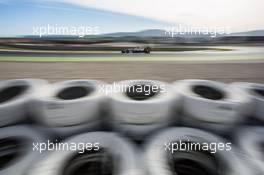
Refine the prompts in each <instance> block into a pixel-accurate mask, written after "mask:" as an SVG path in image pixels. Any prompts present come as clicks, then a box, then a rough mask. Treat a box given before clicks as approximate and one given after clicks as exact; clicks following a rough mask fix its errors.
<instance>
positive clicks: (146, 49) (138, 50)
mask: <svg viewBox="0 0 264 175" xmlns="http://www.w3.org/2000/svg"><path fill="white" fill-rule="evenodd" d="M150 50H151V49H150V47H144V48H143V47H135V48H129V49H123V50H122V51H121V52H122V53H150Z"/></svg>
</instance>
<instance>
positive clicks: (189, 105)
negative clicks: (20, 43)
mask: <svg viewBox="0 0 264 175" xmlns="http://www.w3.org/2000/svg"><path fill="white" fill-rule="evenodd" d="M263 107H264V85H263V84H255V83H246V82H234V83H229V84H226V83H221V82H216V81H210V80H199V79H190V80H180V81H176V82H173V83H166V82H161V81H156V80H125V81H120V82H113V83H112V84H107V83H105V82H101V81H97V80H89V79H81V80H67V81H63V82H56V83H49V82H48V81H45V80H41V79H14V80H2V81H0V175H9V174H10V175H11V174H12V175H13V174H14V175H20V174H21V175H22V174H23V175H35V174H40V175H44V174H45V175H61V174H65V175H80V174H89V175H95V174H96V175H123V174H124V175H156V174H157V175H176V174H177V175H191V174H197V175H200V174H202V175H237V174H241V175H244V174H245V175H246V174H252V175H261V174H264V169H263V166H264V159H263V155H264V154H263V153H264V149H263V148H264V127H263V121H264V111H263ZM252 121H254V122H252Z"/></svg>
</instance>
